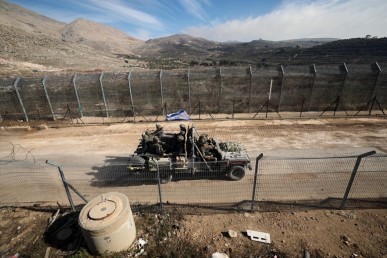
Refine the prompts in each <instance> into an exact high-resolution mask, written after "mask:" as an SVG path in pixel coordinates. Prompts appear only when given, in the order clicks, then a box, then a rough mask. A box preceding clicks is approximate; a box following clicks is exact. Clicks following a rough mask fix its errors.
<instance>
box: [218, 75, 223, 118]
mask: <svg viewBox="0 0 387 258" xmlns="http://www.w3.org/2000/svg"><path fill="white" fill-rule="evenodd" d="M219 81H220V84H219V102H218V114H219V113H220V111H221V103H222V95H223V80H222V67H220V68H219Z"/></svg>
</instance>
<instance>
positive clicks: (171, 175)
mask: <svg viewBox="0 0 387 258" xmlns="http://www.w3.org/2000/svg"><path fill="white" fill-rule="evenodd" d="M370 155H371V156H370ZM127 159H128V158H126V157H117V158H115V159H112V160H111V161H109V162H108V163H102V164H99V165H95V164H94V165H90V166H88V165H82V166H79V165H77V164H61V165H60V166H59V165H55V164H53V165H49V164H36V163H31V162H27V161H12V162H11V161H8V162H6V161H2V162H1V163H0V171H1V172H0V205H2V206H14V205H33V204H51V205H55V204H56V203H60V204H61V205H65V206H68V205H69V201H68V196H67V195H66V191H65V189H67V191H69V192H72V193H71V196H72V201H73V202H74V204H75V205H77V204H82V203H84V200H82V198H81V197H79V196H78V195H76V194H74V192H73V190H76V191H78V192H79V193H80V194H81V196H83V197H84V198H85V199H87V200H90V199H92V198H94V197H95V196H97V195H100V194H103V193H107V192H112V191H117V192H122V193H124V194H126V195H127V196H128V198H129V200H130V201H131V203H133V204H140V205H142V206H145V207H146V206H154V205H160V206H162V205H172V206H180V207H187V206H189V207H206V208H211V209H215V210H216V209H227V210H243V211H250V210H260V209H263V208H262V207H264V206H265V205H267V204H268V203H269V204H277V205H278V204H289V205H294V206H296V205H298V206H299V205H307V206H314V207H319V208H345V207H351V208H356V207H360V206H361V205H363V204H362V203H364V202H367V201H369V202H371V201H372V202H373V205H381V204H380V203H385V200H386V198H387V190H386V189H387V156H386V155H379V154H378V155H374V152H371V153H366V154H362V155H359V156H349V157H333V158H274V157H263V158H262V157H261V156H260V157H258V158H257V159H256V160H252V163H253V164H252V165H253V168H252V170H249V169H246V171H245V173H243V172H242V171H239V172H238V173H239V174H234V177H230V170H231V167H230V165H229V164H228V163H225V162H195V163H194V164H193V163H192V162H191V163H184V162H183V163H182V162H176V163H171V162H170V161H159V162H157V161H156V160H154V162H153V163H152V165H151V166H149V167H144V168H143V170H140V171H132V170H130V169H129V168H128V162H127ZM49 163H50V162H49ZM62 173H63V174H62ZM240 177H242V178H241V179H240ZM159 179H160V180H159ZM231 179H233V180H231ZM237 179H240V180H237ZM359 200H361V201H363V202H362V203H360V202H356V201H359ZM373 207H375V206H373Z"/></svg>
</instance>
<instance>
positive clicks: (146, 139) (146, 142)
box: [141, 129, 153, 153]
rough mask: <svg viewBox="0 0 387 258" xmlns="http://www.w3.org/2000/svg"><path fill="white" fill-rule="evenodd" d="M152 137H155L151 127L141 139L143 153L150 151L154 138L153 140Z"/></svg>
mask: <svg viewBox="0 0 387 258" xmlns="http://www.w3.org/2000/svg"><path fill="white" fill-rule="evenodd" d="M152 138H153V137H152V134H151V132H150V131H149V129H147V130H146V131H145V133H143V134H142V140H141V147H142V153H146V152H147V151H149V147H150V144H151V143H152V140H153V139H152Z"/></svg>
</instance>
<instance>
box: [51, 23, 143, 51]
mask: <svg viewBox="0 0 387 258" xmlns="http://www.w3.org/2000/svg"><path fill="white" fill-rule="evenodd" d="M97 31H98V33H96V32H97ZM59 33H60V35H61V37H62V39H64V40H65V41H69V42H74V43H78V44H82V45H86V46H89V47H92V48H94V49H97V50H101V51H106V52H109V53H117V54H132V48H133V47H135V46H138V45H140V44H142V43H143V41H141V40H139V39H136V38H134V37H130V36H128V35H126V34H125V33H123V32H121V31H119V30H117V29H114V28H113V27H110V26H106V25H103V24H101V23H97V22H93V21H89V20H86V19H78V20H75V21H73V22H72V23H70V24H67V25H65V26H63V27H62V28H61V29H60V30H59Z"/></svg>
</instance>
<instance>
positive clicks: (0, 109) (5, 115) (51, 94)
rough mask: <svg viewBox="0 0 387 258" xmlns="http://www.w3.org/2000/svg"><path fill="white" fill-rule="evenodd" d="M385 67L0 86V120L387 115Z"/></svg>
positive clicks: (136, 74) (154, 74) (229, 71)
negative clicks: (185, 115)
mask: <svg viewBox="0 0 387 258" xmlns="http://www.w3.org/2000/svg"><path fill="white" fill-rule="evenodd" d="M383 65H384V63H381V64H378V63H373V64H348V65H347V64H345V63H343V64H337V65H311V66H287V67H284V66H279V67H278V68H277V69H273V68H261V67H260V68H258V67H227V68H208V69H200V68H193V69H189V70H166V71H163V70H160V71H156V70H139V71H131V72H128V73H113V72H109V73H100V74H73V75H69V74H63V75H54V74H52V75H51V74H50V75H48V76H45V77H43V78H40V77H26V78H24V77H23V78H19V77H18V78H11V79H10V78H8V79H0V115H1V119H3V120H16V119H19V120H20V119H22V120H26V121H28V120H35V119H54V120H55V119H63V118H82V117H83V116H92V117H125V118H131V119H132V120H133V121H136V117H140V116H142V117H143V118H141V119H147V120H148V119H151V118H149V116H155V117H165V115H166V114H167V113H173V112H177V111H179V110H181V109H184V110H186V111H187V113H189V114H190V115H191V117H192V118H194V119H202V118H204V119H205V118H245V119H246V118H250V119H252V118H259V117H260V116H261V115H262V114H263V113H266V115H265V117H268V113H277V114H278V115H280V114H279V112H281V116H290V115H289V114H287V113H285V114H284V112H293V113H294V112H295V113H300V116H301V115H302V113H303V114H304V116H306V115H308V114H309V115H314V116H318V115H322V114H323V113H325V114H327V112H329V114H333V115H336V112H342V114H344V112H345V114H346V115H358V114H360V115H370V114H372V113H373V114H383V115H385V108H386V106H387V83H386V80H387V76H386V73H384V72H383V71H382V68H381V67H383ZM312 112H315V113H312ZM332 112H333V113H332ZM275 115H276V114H275ZM276 116H277V115H276ZM122 121H128V120H125V119H124V120H122Z"/></svg>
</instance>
